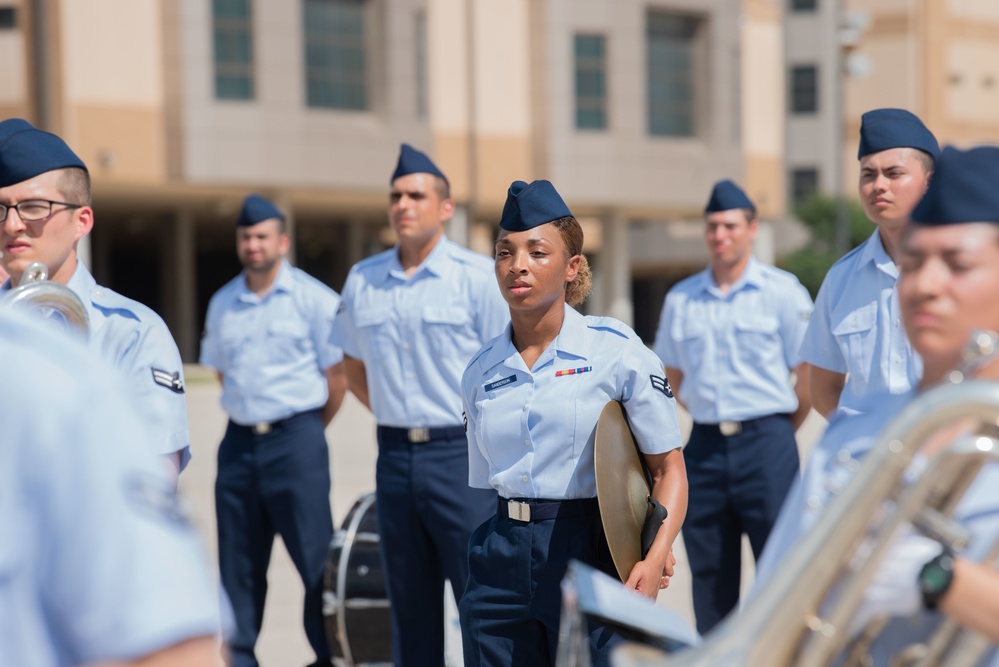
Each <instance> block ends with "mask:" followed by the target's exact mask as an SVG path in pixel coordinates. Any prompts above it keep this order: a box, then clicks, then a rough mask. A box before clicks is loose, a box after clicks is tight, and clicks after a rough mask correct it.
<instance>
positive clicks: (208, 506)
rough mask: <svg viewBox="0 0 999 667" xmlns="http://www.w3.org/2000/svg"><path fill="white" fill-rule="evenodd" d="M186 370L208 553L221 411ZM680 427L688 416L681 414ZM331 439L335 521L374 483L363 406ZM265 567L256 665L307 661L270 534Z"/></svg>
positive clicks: (682, 558) (192, 495)
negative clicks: (271, 549)
mask: <svg viewBox="0 0 999 667" xmlns="http://www.w3.org/2000/svg"><path fill="white" fill-rule="evenodd" d="M185 374H186V376H187V401H188V411H189V412H188V414H189V417H190V424H191V450H192V454H193V459H192V461H191V463H190V465H189V466H188V468H187V470H185V471H184V474H183V475H182V476H181V478H180V489H181V493H182V494H183V495H184V497H185V498H186V500H187V502H188V503H189V504H190V505H191V509H192V514H193V517H194V521H195V523H196V525H197V527H198V528H199V530H200V531H201V533H202V535H203V536H204V539H205V544H206V545H207V548H208V549H209V552H210V553H211V555H212V558H213V559H214V558H215V557H216V554H217V549H216V536H215V506H214V492H213V484H214V481H215V466H216V458H215V454H216V450H217V448H218V444H219V442H220V441H221V440H222V434H223V432H224V431H225V425H226V415H225V413H224V412H223V411H222V409H221V408H220V407H219V402H218V399H219V386H218V384H217V382H216V381H215V377H214V374H212V373H211V372H209V371H208V370H207V369H204V368H202V367H200V366H189V367H187V368H185ZM681 420H682V421H681V424H682V426H683V428H684V431H685V432H686V431H687V430H689V427H690V421H689V418H687V416H686V414H683V415H681ZM824 426H825V421H824V420H823V419H822V418H821V417H819V416H818V415H817V414H816V413H814V412H813V413H812V415H811V417H810V418H809V420H808V421H806V422H805V425H804V426H803V427H802V429H801V430H800V431H799V433H798V439H799V446H800V447H801V448H802V451H803V453H807V451H809V449H810V447H811V445H812V444H813V443H814V442H815V440H816V438H817V437H818V435H820V434H821V432H822V429H823V428H824ZM326 437H327V440H328V442H329V443H330V452H331V456H330V474H331V478H332V482H333V488H332V493H331V495H330V501H331V502H332V507H333V518H334V522H335V525H336V526H339V525H340V523H341V522H342V520H343V518H344V516H345V515H346V514H347V511H348V510H349V509H350V507H351V506H352V505H353V503H354V501H355V500H357V498H358V497H360V496H361V495H362V494H364V493H367V492H369V491H373V490H374V488H375V459H376V457H377V445H376V443H375V422H374V419H373V418H372V416H371V413H369V412H368V411H367V410H366V409H365V408H364V406H362V405H361V404H360V403H359V402H357V401H356V400H355V399H354V398H353V396H350V395H348V397H347V399H346V401H345V402H344V406H343V408H342V409H341V411H340V413H339V414H338V415H337V416H336V418H335V419H334V420H333V422H332V423H331V424H330V426H329V428H328V429H327V431H326ZM277 542H278V543H277V544H276V545H275V548H274V552H273V555H272V557H271V566H270V570H269V571H268V575H267V579H268V594H267V606H266V608H265V612H264V624H263V629H262V631H261V635H260V640H259V642H258V644H257V656H258V657H259V659H260V663H261V665H262V667H288V666H292V667H294V666H295V665H305V664H308V663H309V662H310V661H311V660H312V659H313V656H312V652H311V650H310V649H309V646H308V642H307V641H306V639H305V634H304V633H303V631H302V624H301V615H302V598H303V589H302V584H301V582H300V581H299V579H298V574H297V572H296V571H295V567H294V565H292V562H291V559H290V558H289V556H288V553H287V551H285V549H284V545H283V544H281V543H280V539H279V540H277ZM679 542H680V543H679V544H678V545H677V546H676V548H675V549H674V554H675V556H676V558H677V571H676V575H675V576H674V577H673V580H672V583H671V585H670V587H669V589H667V590H666V591H663V592H662V593H661V594H660V596H659V603H660V604H663V605H665V606H667V607H669V608H671V609H673V610H675V611H677V612H678V613H680V614H681V615H683V616H684V617H686V618H687V619H688V620H690V622H691V625H693V608H692V604H691V599H690V571H689V568H688V567H687V563H686V560H687V559H686V553H685V552H684V550H683V544H682V540H680V541H679ZM743 553H744V558H743V562H744V563H746V564H747V565H746V566H745V568H744V577H743V588H744V589H745V588H746V587H747V586H748V585H749V584H750V583H751V580H752V571H753V568H752V565H751V562H752V556H751V552H750V551H749V550H748V545H747V544H744V545H743Z"/></svg>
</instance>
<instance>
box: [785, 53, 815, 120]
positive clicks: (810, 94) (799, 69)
mask: <svg viewBox="0 0 999 667" xmlns="http://www.w3.org/2000/svg"><path fill="white" fill-rule="evenodd" d="M790 83H791V94H790V97H791V113H815V112H816V111H818V110H819V68H818V67H816V66H815V65H798V66H795V67H792V68H791V81H790Z"/></svg>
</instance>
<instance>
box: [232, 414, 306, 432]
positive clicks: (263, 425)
mask: <svg viewBox="0 0 999 667" xmlns="http://www.w3.org/2000/svg"><path fill="white" fill-rule="evenodd" d="M317 412H319V410H306V411H305V412H299V413H296V414H293V415H292V416H290V417H285V418H284V419H277V420H275V421H272V422H254V423H253V424H237V423H236V422H234V421H232V420H231V419H230V420H229V423H230V424H232V425H233V426H235V427H237V428H241V429H246V430H248V431H250V432H251V433H253V435H267V434H268V433H270V432H271V431H274V430H276V429H279V428H281V427H282V426H284V425H285V424H287V423H289V422H291V421H294V420H296V419H298V418H299V417H304V416H307V415H312V414H315V413H317Z"/></svg>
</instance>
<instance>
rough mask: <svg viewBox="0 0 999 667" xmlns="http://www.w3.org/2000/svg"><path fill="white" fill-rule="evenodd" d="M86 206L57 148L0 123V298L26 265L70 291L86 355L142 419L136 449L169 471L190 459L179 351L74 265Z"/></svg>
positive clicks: (69, 155)
mask: <svg viewBox="0 0 999 667" xmlns="http://www.w3.org/2000/svg"><path fill="white" fill-rule="evenodd" d="M90 203H91V193H90V174H89V172H88V171H87V167H86V165H85V164H83V161H82V160H80V158H79V157H77V156H76V154H75V153H73V151H72V150H71V149H70V148H69V146H67V145H66V142H64V141H63V140H62V139H61V138H59V137H57V136H56V135H54V134H50V133H48V132H43V131H42V130H39V129H37V128H35V127H33V126H32V125H31V124H30V123H28V122H27V121H25V120H21V119H20V118H11V119H8V120H5V121H3V122H0V265H2V267H3V269H4V270H6V272H7V273H9V274H10V280H9V281H8V282H7V283H5V284H3V285H0V296H2V295H3V293H4V292H5V291H6V290H9V289H11V288H14V287H18V286H19V285H21V280H22V278H23V277H24V273H25V271H27V270H28V267H30V266H31V265H32V264H33V263H35V262H40V263H42V264H44V265H45V267H46V269H48V277H49V280H52V281H54V282H56V283H59V284H61V285H65V286H66V287H68V288H69V289H70V290H72V291H73V292H74V293H75V294H76V295H77V296H78V297H79V298H80V300H81V301H82V302H83V305H84V306H85V307H86V309H87V315H88V317H89V320H90V347H91V348H92V349H94V350H97V351H98V352H99V353H100V356H101V358H102V359H104V360H105V361H106V362H107V364H108V365H109V366H110V367H112V368H114V369H115V370H116V371H118V377H119V382H120V383H121V385H122V386H123V387H124V389H125V391H126V392H127V393H128V395H129V396H130V397H132V400H133V401H134V403H135V407H136V409H137V410H138V411H139V414H140V416H141V417H142V424H143V426H144V437H143V438H142V439H141V440H142V442H144V443H147V446H148V447H149V448H150V449H151V450H152V451H153V452H155V453H157V454H162V455H163V456H164V457H166V458H167V460H169V461H170V462H171V464H172V465H173V466H174V469H175V472H176V473H179V472H180V471H181V470H183V469H184V466H186V465H187V462H188V461H189V460H190V458H191V452H190V435H189V433H188V428H187V402H186V399H185V397H184V369H183V367H182V364H181V360H180V352H179V351H178V350H177V344H176V343H175V342H174V340H173V336H171V335H170V330H169V329H167V326H166V323H164V322H163V320H162V319H161V318H160V316H159V315H157V314H156V313H154V312H153V311H152V310H150V309H149V308H147V307H146V306H144V305H142V304H141V303H139V302H138V301H133V300H132V299H129V298H126V297H124V296H122V295H120V294H117V293H115V292H113V291H111V290H109V289H108V288H106V287H101V286H100V285H98V284H97V282H96V281H95V280H94V277H93V276H92V275H90V272H89V271H88V270H87V267H85V266H84V265H83V263H82V262H80V261H78V259H77V245H78V244H79V241H80V239H82V238H83V237H84V236H86V235H87V234H89V233H90V231H91V230H92V229H93V227H94V210H93V209H92V208H91V206H90Z"/></svg>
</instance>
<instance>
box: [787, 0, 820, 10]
mask: <svg viewBox="0 0 999 667" xmlns="http://www.w3.org/2000/svg"><path fill="white" fill-rule="evenodd" d="M818 5H819V3H818V0H791V11H794V12H814V11H815V10H816V9H818V8H819V7H818Z"/></svg>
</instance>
